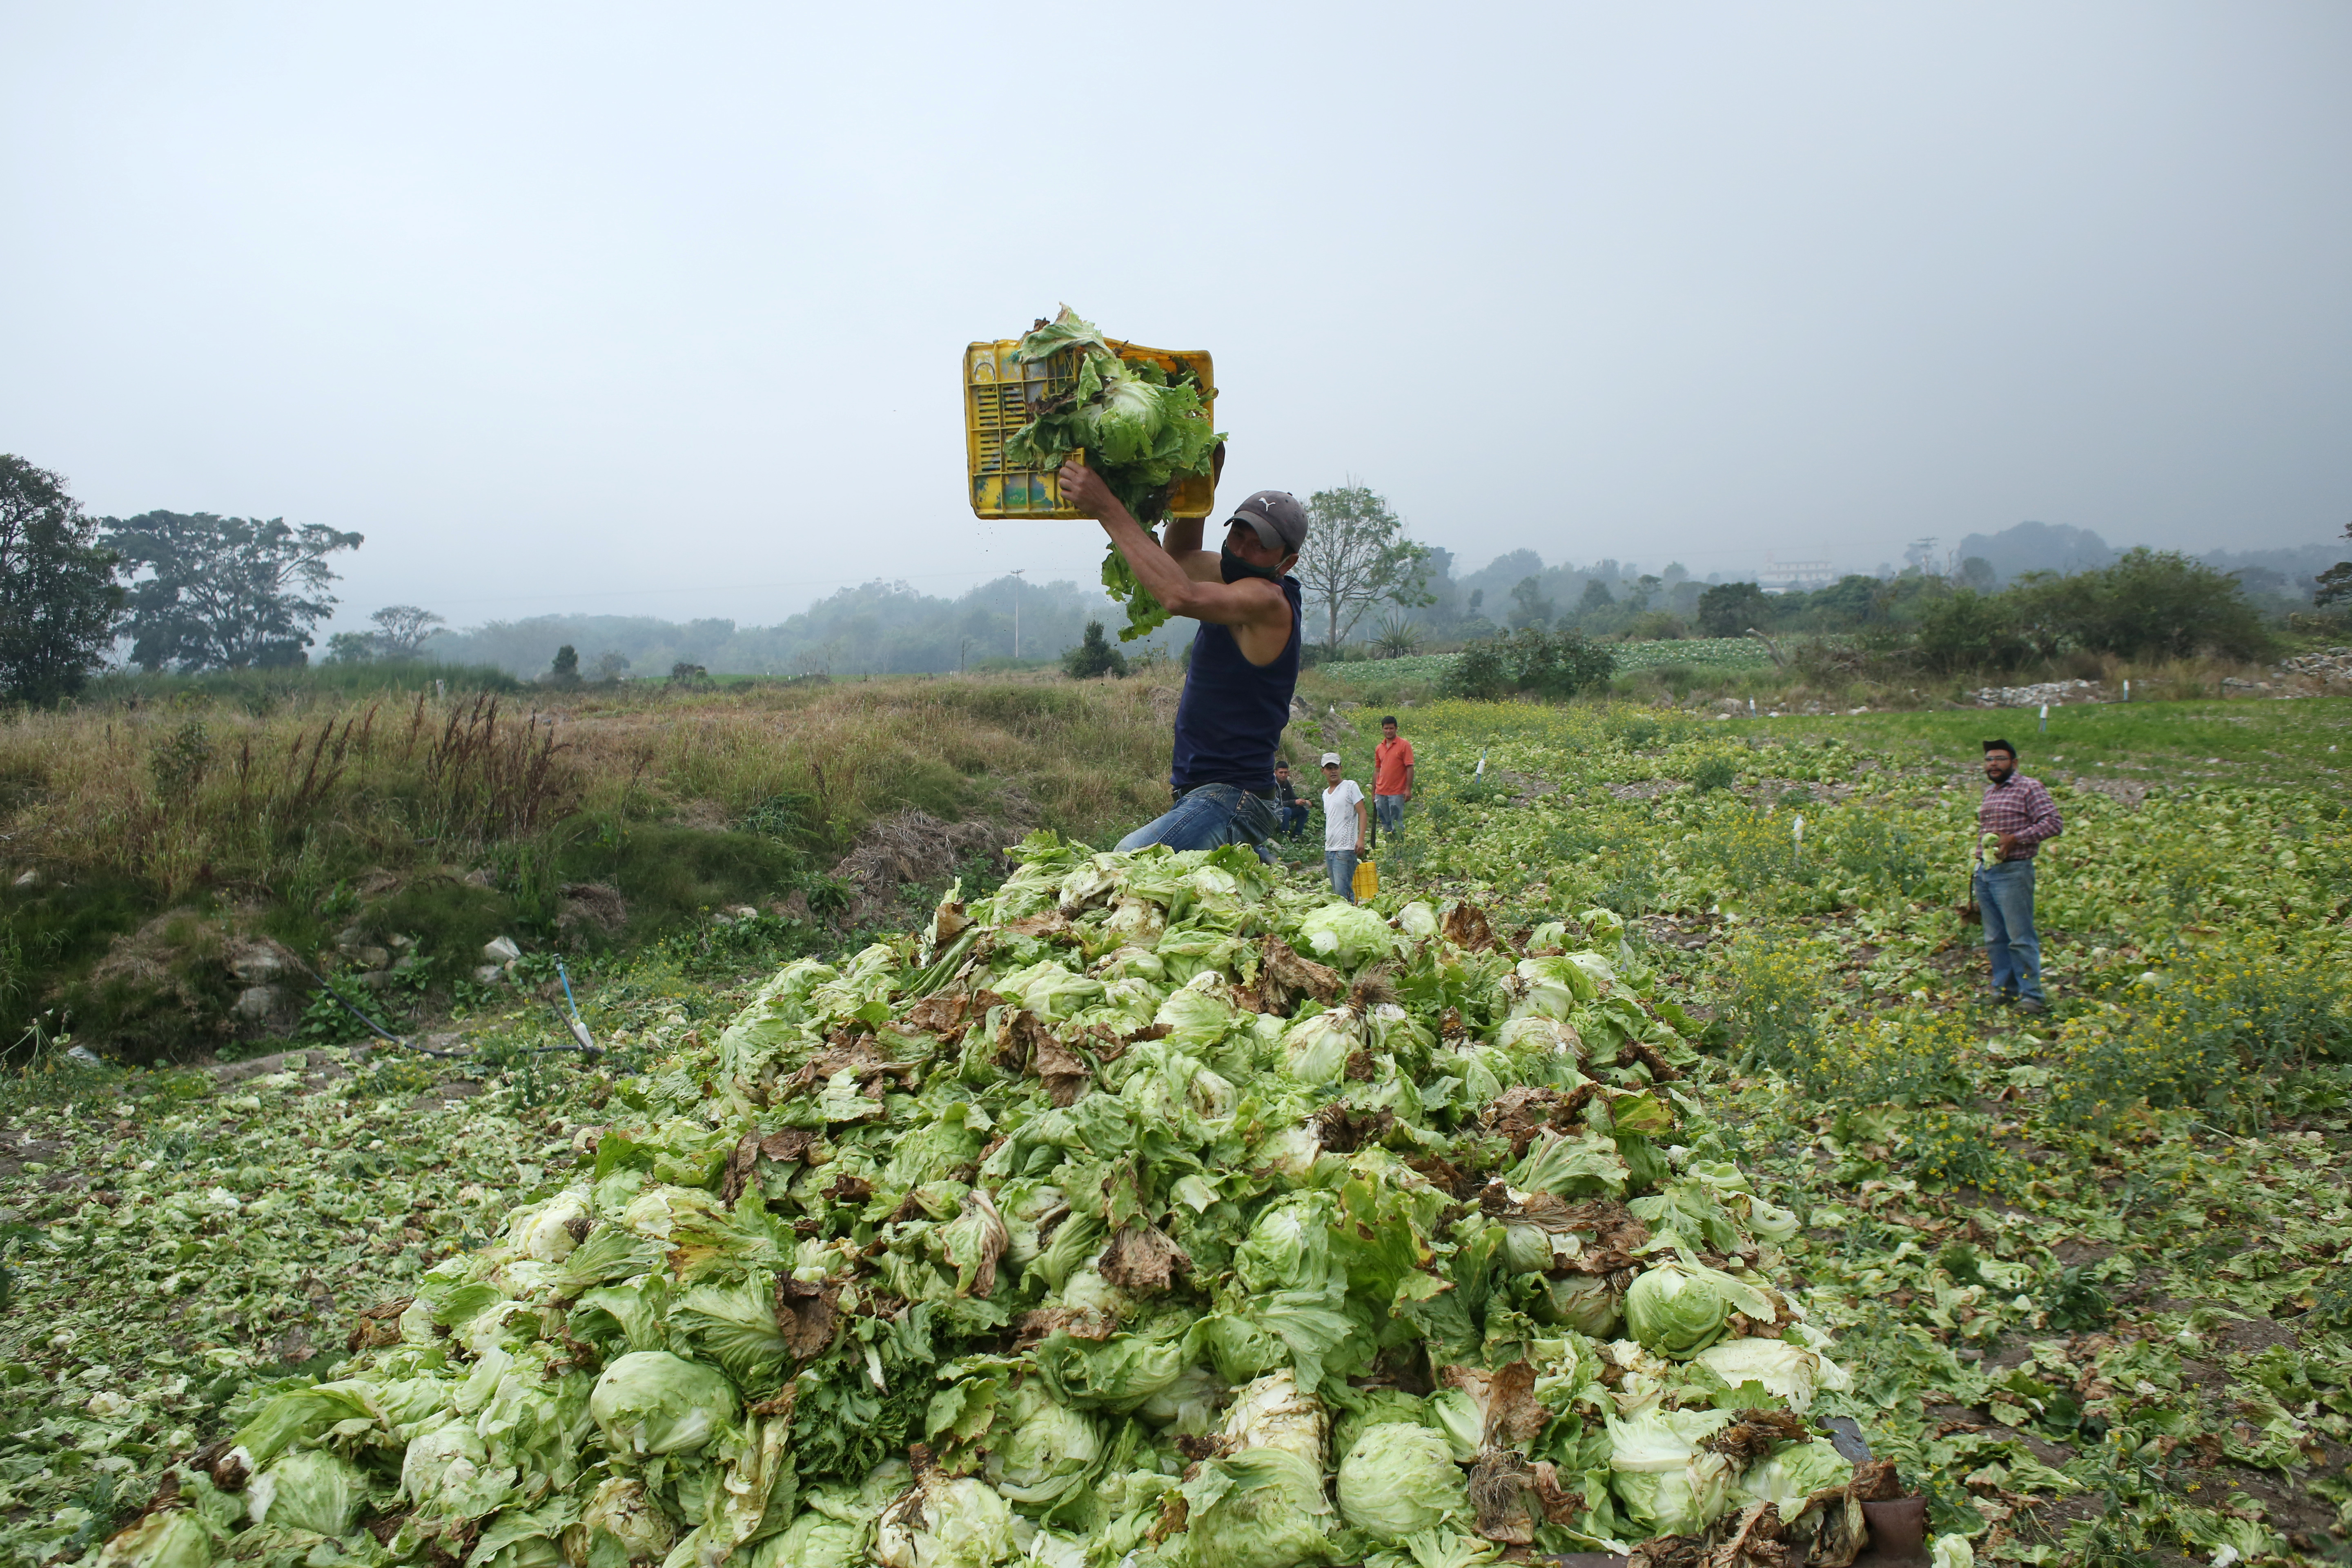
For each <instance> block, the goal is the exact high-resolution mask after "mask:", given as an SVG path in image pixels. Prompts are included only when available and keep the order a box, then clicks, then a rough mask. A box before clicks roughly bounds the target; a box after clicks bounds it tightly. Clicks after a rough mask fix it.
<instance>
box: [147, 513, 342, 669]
mask: <svg viewBox="0 0 2352 1568" xmlns="http://www.w3.org/2000/svg"><path fill="white" fill-rule="evenodd" d="M105 526H106V536H105V542H106V543H107V544H108V545H109V546H110V548H112V549H113V550H114V551H115V552H116V553H118V554H120V555H121V557H122V562H123V565H124V568H125V569H126V570H127V571H129V572H130V573H131V577H132V581H131V595H130V602H129V608H128V610H127V612H126V614H125V615H124V616H123V618H122V624H121V631H122V633H123V635H125V636H127V637H130V638H131V662H132V663H133V664H136V665H138V666H139V667H140V668H142V669H147V670H160V669H163V668H176V669H179V670H182V671H184V672H194V671H195V670H200V669H247V668H255V667H269V666H277V665H289V664H302V663H306V662H307V661H308V660H309V658H310V655H309V654H308V652H307V651H305V650H307V649H308V648H309V647H310V628H311V627H313V626H317V625H318V624H319V622H320V621H321V620H324V619H325V618H326V617H327V616H328V614H329V613H330V612H331V611H332V610H333V609H334V607H335V596H334V595H332V594H330V593H329V592H327V585H328V584H331V583H332V582H333V581H335V573H334V572H333V570H332V569H331V568H330V567H329V566H328V564H327V557H329V556H330V555H333V554H335V553H336V552H340V551H344V550H357V549H358V548H359V547H360V545H361V544H362V542H364V539H363V536H362V535H361V534H357V533H345V532H342V531H340V530H337V529H332V528H326V527H323V526H321V525H320V524H318V523H308V524H305V525H303V526H302V527H300V528H294V527H289V526H288V524H287V523H286V521H284V520H283V519H281V518H270V519H268V521H259V520H257V519H253V518H245V517H215V516H214V515H213V514H212V513H210V512H204V511H199V512H176V511H150V512H142V513H141V514H140V515H139V516H137V517H134V518H129V519H122V518H111V517H110V518H108V519H107V520H106V524H105ZM141 574H144V575H143V576H142V575H141Z"/></svg>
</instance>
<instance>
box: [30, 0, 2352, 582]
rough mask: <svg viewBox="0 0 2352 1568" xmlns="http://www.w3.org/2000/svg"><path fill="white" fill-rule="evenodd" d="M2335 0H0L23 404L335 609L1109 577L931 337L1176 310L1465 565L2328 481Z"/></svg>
mask: <svg viewBox="0 0 2352 1568" xmlns="http://www.w3.org/2000/svg"><path fill="white" fill-rule="evenodd" d="M2347 81H2352V6H2347V5H2344V4H2342V3H2341V0H2322V3H2312V4H2272V3H2262V0H2245V3H2227V4H2224V3H2216V0H2205V3H2200V4H2196V5H2175V4H2161V3H2151V0H2128V3H2123V4H2088V3H2067V4H2059V5H2050V4H2047V3H2040V4H2033V5H2000V4H1969V5H1927V4H1921V5H1885V4H1875V3H1874V4H1868V5H1820V4H1795V5H1791V4H1774V5H1738V4H1708V5H1672V4H1648V5H1640V6H1615V5H1612V6H1601V5H1559V4H1551V5H1525V6H1431V5H1411V6H1401V5H1400V6H1391V5H1366V4H1362V3H1360V0H1359V3H1355V4H1349V5H1323V6H1310V5H1263V4H1260V5H1231V6H1226V5H1213V4H1192V5H1182V6H1165V5H1150V6H1142V5H1129V6H1117V7H1112V6H1102V5H1087V6H1067V7H1066V6H1059V5H1042V4H1031V5H1020V6H991V5H935V6H934V5H901V6H894V7H883V6H876V7H872V8H870V9H869V8H867V7H863V6H824V7H814V6H809V7H801V6H786V5H746V6H730V5H715V4H713V5H693V6H655V5H640V6H632V7H614V6H596V5H581V4H566V5H544V6H533V5H495V6H489V5H464V6H432V5H417V4H409V5H398V6H377V7H359V6H348V5H324V6H322V5H280V6H266V5H234V4H207V5H176V6H141V5H36V4H20V3H15V0H9V3H6V4H0V214H5V221H6V226H7V228H8V230H9V237H8V239H7V242H6V243H5V245H0V345H5V346H0V363H5V374H0V450H8V451H16V452H19V453H22V454H24V455H25V456H26V457H28V458H32V459H34V460H35V461H37V462H38V463H39V464H41V465H42V466H44V467H47V468H55V469H58V470H59V471H61V472H62V473H64V474H65V475H66V476H67V477H68V479H69V480H70V482H71V484H72V487H73V489H74V491H75V493H76V494H78V495H79V497H80V498H81V499H82V500H83V501H84V502H85V503H86V504H87V505H88V506H89V508H90V509H91V510H94V511H97V512H100V513H116V514H129V513H131V512H136V511H141V510H148V509H151V508H158V507H162V508H169V509H172V510H191V511H193V510H207V511H218V512H227V513H242V514H247V515H253V516H264V517H274V516H283V517H285V518H286V519H288V520H289V521H299V522H319V523H327V524H331V525H332V526H334V527H337V528H343V529H357V530H360V531H362V532H364V533H365V534H366V535H367V536H368V542H367V545H366V547H365V548H364V549H363V550H362V551H361V552H359V554H358V555H357V556H355V557H348V558H345V559H346V561H347V562H348V564H347V565H346V566H345V568H344V571H345V582H344V584H343V586H342V595H343V598H344V614H343V616H341V624H345V625H348V624H351V623H352V621H354V620H356V619H357V618H358V617H359V616H363V615H364V614H365V613H366V611H368V610H370V609H373V608H374V607H375V606H377V605H383V604H385V603H391V602H397V601H410V602H415V603H418V604H422V605H427V606H430V607H432V608H435V609H437V610H439V611H440V612H441V613H443V614H444V615H446V616H448V617H449V618H450V619H451V620H452V621H453V622H456V623H458V624H461V625H464V624H472V623H475V622H478V621H481V620H484V619H488V618H491V617H506V616H525V615H532V614H541V613H546V612H551V611H556V610H576V611H604V612H612V613H646V614H655V615H661V616H670V617H675V618H686V617H688V616H710V615H717V616H732V617H734V618H736V619H738V620H739V621H743V622H766V621H772V620H774V619H777V618H779V617H781V616H783V615H785V614H789V613H790V612H792V611H793V610H795V609H798V608H801V607H803V605H806V604H807V603H808V602H809V601H810V600H812V599H814V598H815V597H817V596H819V595H823V594H824V593H827V592H830V591H831V590H832V589H833V588H834V587H835V586H837V585H840V584H845V583H848V582H855V581H862V580H865V579H867V578H872V577H877V576H880V577H890V578H904V579H906V580H907V581H908V582H910V583H912V584H915V585H916V586H918V587H920V588H923V589H925V590H927V591H930V592H934V593H950V592H957V591H961V589H963V588H965V587H967V586H969V585H970V584H972V583H974V582H977V581H982V580H985V579H987V578H990V577H992V576H994V575H996V574H1000V573H1003V572H1005V571H1009V570H1012V569H1014V568H1024V569H1026V570H1027V571H1029V572H1030V574H1032V576H1033V577H1035V578H1051V577H1056V576H1088V575H1091V574H1092V573H1093V571H1094V568H1095V563H1096V562H1097V560H1098V558H1099V554H1100V548H1099V541H1100V535H1099V532H1098V531H1097V530H1096V529H1095V526H1094V525H1093V524H1091V523H1087V522H1076V523H1050V522H1048V523H1031V524H1024V525H1010V524H999V523H982V522H980V521H976V520H975V519H973V518H972V517H971V513H970V510H969V507H968V504H967V502H966V500H965V499H964V497H965V486H964V479H963V468H962V465H963V453H962V434H961V403H960V391H959V369H960V357H961V351H962V348H963V345H964V344H965V343H966V342H969V341H971V340H973V339H984V338H996V337H1006V336H1015V335H1018V333H1019V332H1020V331H1023V330H1024V328H1026V326H1027V325H1028V323H1029V321H1031V319H1032V318H1033V317H1035V316H1038V315H1041V314H1049V313H1051V311H1052V310H1053V309H1054V308H1055V304H1056V303H1057V302H1058V301H1063V300H1066V301H1068V302H1069V303H1070V304H1071V305H1072V306H1074V307H1075V308H1076V309H1077V310H1079V311H1080V312H1081V313H1082V314H1085V315H1087V316H1088V317H1090V318H1091V319H1093V320H1095V321H1098V322H1100V323H1101V324H1102V326H1103V327H1104V329H1105V330H1106V331H1108V332H1110V333H1112V334H1113V335H1116V336H1120V337H1128V338H1132V339H1135V340H1137V341H1139V342H1148V343H1154V344H1158V345H1161V346H1164V347H1170V348H1183V349H1200V348H1205V349H1208V350H1210V351H1211V352H1212V353H1213V354H1214V355H1215V363H1216V379H1217V383H1218V386H1219V391H1220V394H1221V395H1220V398H1219V401H1218V404H1217V422H1218V424H1219V426H1221V427H1223V428H1224V429H1226V430H1228V431H1230V432H1231V436H1232V447H1231V461H1230V464H1229V466H1228V467H1227V468H1226V471H1225V479H1226V492H1225V499H1227V500H1236V499H1238V498H1239V497H1240V496H1241V495H1243V494H1245V493H1247V492H1248V491H1249V490H1251V489H1257V488H1260V487H1274V488H1280V489H1292V490H1296V491H1297V492H1299V493H1301V494H1302V495H1304V494H1306V493H1307V492H1309V491H1311V490H1314V489H1318V488H1322V487H1326V486H1329V485H1333V484H1337V483H1339V482H1341V481H1342V480H1343V479H1346V478H1348V477H1349V476H1352V477H1354V478H1356V479H1360V480H1361V481H1363V482H1366V483H1369V484H1370V485H1372V486H1374V487H1375V488H1377V489H1381V490H1382V491H1383V492H1385V493H1386V494H1387V495H1388V496H1389V497H1390V499H1391V501H1392V502H1393V503H1394V504H1395V506H1396V507H1397V509H1398V510H1400V511H1401V512H1402V514H1403V515H1404V516H1405V518H1406V519H1407V520H1408V521H1409V522H1410V523H1411V524H1412V528H1413V530H1414V531H1415V533H1416V534H1417V535H1418V536H1419V537H1421V538H1423V539H1424V540H1426V541H1428V542H1432V543H1435V544H1442V545H1444V546H1447V547H1449V548H1451V549H1453V550H1454V552H1456V554H1457V556H1460V557H1463V558H1465V563H1466V564H1467V565H1469V566H1476V565H1481V564H1483V563H1485V562H1486V560H1487V559H1489V558H1490V557H1492V556H1493V555H1495V554H1496V553H1499V552H1502V551H1505V550H1508V549H1512V548H1516V547H1519V546H1527V547H1529V548H1533V549H1535V550H1537V551H1539V552H1541V553H1542V554H1543V556H1544V558H1545V559H1546V560H1547V561H1548V562H1558V561H1561V560H1571V561H1579V562H1582V561H1589V560H1592V559H1595V558H1599V557H1604V556H1608V557H1615V558H1618V559H1620V560H1623V561H1629V562H1633V563H1639V564H1641V565H1643V566H1644V567H1646V568H1648V569H1652V570H1654V569H1656V568H1657V567H1659V566H1662V565H1664V563H1665V562H1666V561H1667V560H1669V559H1680V560H1681V561H1682V562H1684V563H1685V564H1687V565H1688V566H1690V567H1691V568H1692V569H1693V570H1694V571H1696V573H1698V574H1701V575H1705V574H1707V573H1709V572H1712V571H1721V572H1727V573H1735V572H1736V573H1743V574H1744V573H1747V572H1750V571H1753V570H1755V569H1756V568H1758V567H1760V566H1761V565H1763V563H1764V561H1765V558H1766V556H1767V555H1768V554H1777V555H1778V557H1779V558H1780V559H1781V560H1784V561H1785V560H1790V559H1796V558H1807V559H1816V558H1821V557H1822V556H1827V557H1828V558H1830V559H1831V560H1832V561H1833V562H1835V563H1838V564H1839V565H1841V566H1843V567H1851V568H1856V569H1866V568H1868V567H1871V566H1874V565H1875V564H1876V563H1879V562H1881V561H1885V560H1889V559H1899V558H1900V556H1901V552H1902V547H1903V544H1904V542H1906V541H1907V540H1910V539H1914V538H1917V537H1921V536H1926V535H1934V536H1937V537H1939V538H1941V539H1943V540H1944V541H1945V542H1947V543H1950V542H1956V541H1957V540H1958V538H1959V537H1960V536H1961V535H1963V534H1966V533H1969V532H1971V531H1994V530H1998V529H2000V528H2002V527H2006V526H2008V525H2009V524H2011V523H2014V522H2017V521H2021V520H2023V519H2029V518H2031V519H2038V520H2040V521H2047V522H2053V523H2070V524H2074V525H2075V526H2078V527H2084V528H2091V529H2095V530H2096V531H2099V532H2100V533H2102V534H2104V535H2105V536H2106V538H2107V539H2108V541H2109V542H2113V543H2127V542H2147V543H2152V544H2158V545H2174V546H2181V547H2185V548H2190V549H2200V550H2201V549H2208V548H2212V547H2216V546H2228V547H2230V548H2233V549H2245V548H2251V547H2256V546H2266V545H2291V544H2302V543H2307V542H2317V541H2320V540H2324V539H2327V538H2330V537H2332V536H2333V535H2334V534H2335V533H2336V531H2338V530H2339V529H2341V528H2342V527H2343V525H2344V523H2345V521H2346V520H2347V518H2352V91H2347V88H2346V84H2347Z"/></svg>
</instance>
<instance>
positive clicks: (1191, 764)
mask: <svg viewBox="0 0 2352 1568" xmlns="http://www.w3.org/2000/svg"><path fill="white" fill-rule="evenodd" d="M1060 479H1061V490H1062V499H1063V500H1064V501H1066V502H1067V503H1068V504H1069V505H1070V506H1072V507H1075V508H1076V510H1078V511H1079V512H1080V513H1082V514H1083V515H1085V516H1087V517H1091V518H1093V519H1095V520H1096V521H1098V522H1100V523H1101V524H1102V526H1103V531H1104V532H1105V533H1108V534H1109V535H1110V542H1111V543H1112V544H1113V545H1114V546H1115V547H1116V548H1117V549H1118V552H1119V554H1120V555H1121V556H1123V557H1125V558H1126V561H1127V564H1128V568H1129V570H1130V571H1132V572H1133V573H1134V574H1135V580H1136V581H1137V582H1139V583H1140V584H1143V586H1144V587H1145V588H1147V589H1149V590H1150V593H1151V596H1152V597H1153V598H1155V599H1157V600H1159V601H1160V605H1161V606H1162V607H1163V608H1165V609H1166V610H1167V611H1168V612H1169V613H1170V614H1171V615H1176V616H1189V617H1190V618H1192V619H1193V620H1196V621H1198V622H1200V623H1201V628H1200V630H1198V631H1196V632H1194V633H1193V634H1192V664H1191V667H1190V668H1188V669H1187V670H1186V672H1185V675H1184V695H1183V697H1182V698H1181V700H1179V701H1178V702H1177V704H1176V753H1175V760H1174V763H1173V764H1172V766H1171V769H1170V773H1169V781H1168V782H1169V787H1170V791H1171V795H1173V797H1174V798H1173V802H1172V804H1171V807H1170V809H1169V810H1168V811H1167V812H1165V813H1163V814H1162V815H1161V816H1159V817H1157V818H1155V819H1153V820H1152V821H1150V822H1147V823H1145V824H1144V825H1143V826H1141V827H1139V828H1137V829H1136V830H1135V831H1134V832H1132V833H1130V834H1129V835H1128V836H1127V837H1125V838H1122V839H1120V840H1119V843H1118V847H1120V848H1121V849H1140V848H1142V847H1144V846H1145V845H1147V844H1165V845H1167V846H1169V847H1171V848H1175V849H1206V848H1209V847H1213V846H1214V845H1219V844H1263V843H1265V840H1267V839H1268V838H1271V837H1274V835H1275V833H1276V829H1277V826H1278V824H1279V818H1278V816H1277V815H1276V807H1275V800H1276V795H1275V781H1274V759H1275V752H1276V747H1277V746H1279V745H1280V743H1281V741H1282V729H1283V726H1284V725H1285V724H1286V723H1288V722H1289V721H1290V696H1291V693H1292V691H1294V690H1295V689H1297V685H1298V646H1299V624H1300V614H1299V603H1300V601H1299V592H1298V579H1297V578H1296V577H1293V576H1291V575H1289V572H1290V569H1291V568H1292V567H1293V566H1295V565H1297V563H1298V550H1299V547H1300V546H1301V545H1303V544H1305V543H1306V542H1307V509H1306V508H1305V507H1303V506H1301V505H1299V504H1298V501H1297V498H1295V497H1293V496H1292V495H1290V494H1289V493H1288V492H1286V491H1284V490H1260V491H1258V492H1257V493H1256V494H1255V495H1253V496H1251V497H1250V498H1249V499H1248V500H1245V501H1244V502H1242V504H1241V505H1240V506H1239V507H1237V508H1235V509H1234V514H1233V516H1232V518H1231V519H1230V520H1229V521H1227V523H1226V525H1225V537H1224V541H1223V548H1222V549H1221V550H1220V551H1219V552H1217V553H1215V554H1211V553H1210V552H1208V551H1206V550H1203V549H1202V547H1201V534H1202V527H1201V520H1200V519H1199V518H1183V517H1180V518H1171V519H1170V520H1169V522H1168V529H1167V536H1166V538H1165V539H1164V540H1160V539H1155V538H1153V537H1152V536H1151V534H1150V532H1149V531H1146V530H1145V529H1144V527H1143V525H1142V524H1141V523H1139V522H1138V521H1135V518H1134V516H1133V514H1131V513H1130V512H1129V510H1127V508H1126V507H1125V506H1123V505H1121V504H1120V503H1119V500H1118V497H1117V496H1115V495H1113V494H1111V492H1110V487H1109V486H1108V485H1107V484H1105V483H1104V482H1103V481H1102V478H1101V476H1100V475H1098V474H1097V473H1096V472H1095V471H1094V470H1093V469H1091V468H1087V467H1085V466H1084V465H1082V464H1078V463H1065V464H1064V465H1063V466H1062V470H1061V474H1060ZM1261 853H1263V851H1261Z"/></svg>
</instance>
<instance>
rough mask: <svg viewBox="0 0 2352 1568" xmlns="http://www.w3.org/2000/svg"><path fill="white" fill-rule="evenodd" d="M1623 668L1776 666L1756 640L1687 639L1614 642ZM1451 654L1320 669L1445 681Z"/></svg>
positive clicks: (1366, 677) (1340, 676)
mask: <svg viewBox="0 0 2352 1568" xmlns="http://www.w3.org/2000/svg"><path fill="white" fill-rule="evenodd" d="M1608 647H1609V651H1610V653H1611V654H1612V656H1614V657H1615V658H1616V660H1617V668H1619V669H1621V670H1633V669H1659V668H1665V667H1667V666H1670V665H1687V666H1690V667H1692V668H1700V669H1746V668H1754V667H1756V666H1759V665H1768V664H1770V663H1771V662H1772V656H1771V655H1770V654H1769V653H1767V652H1765V651H1764V647H1763V645H1762V644H1760V643H1759V642H1757V641H1756V640H1755V639H1754V638H1753V637H1685V638H1681V639H1678V640H1675V641H1668V642H1631V643H1611V644H1609V645H1608ZM1316 668H1318V669H1319V670H1321V671H1322V673H1323V675H1324V676H1325V677H1326V678H1327V679H1332V680H1340V681H1372V680H1380V681H1390V680H1432V681H1434V680H1443V679H1444V678H1445V676H1446V674H1447V672H1448V671H1450V670H1451V669H1453V668H1454V655H1452V654H1450V653H1416V654H1407V655H1405V656H1403V657H1402V658H1367V659H1349V660H1346V661H1344V662H1341V663H1338V664H1325V665H1318V666H1317V667H1316Z"/></svg>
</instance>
